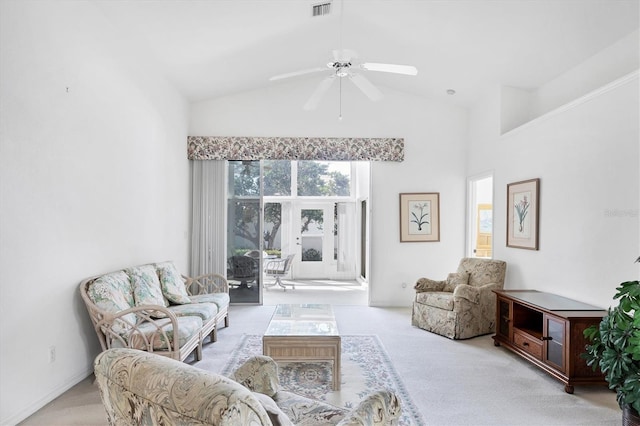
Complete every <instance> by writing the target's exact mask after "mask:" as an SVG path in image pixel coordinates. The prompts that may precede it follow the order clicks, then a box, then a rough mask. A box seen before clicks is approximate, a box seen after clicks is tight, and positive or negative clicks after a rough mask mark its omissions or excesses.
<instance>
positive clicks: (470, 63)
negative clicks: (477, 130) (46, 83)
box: [94, 0, 640, 105]
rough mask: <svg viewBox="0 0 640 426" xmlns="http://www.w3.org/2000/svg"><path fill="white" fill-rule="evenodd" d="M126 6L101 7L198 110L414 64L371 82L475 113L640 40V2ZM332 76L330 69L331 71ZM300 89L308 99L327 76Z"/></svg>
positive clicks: (413, 0)
mask: <svg viewBox="0 0 640 426" xmlns="http://www.w3.org/2000/svg"><path fill="white" fill-rule="evenodd" d="M321 2H322V0H181V1H177V0H175V1H174V0H120V1H111V0H109V1H104V0H99V1H95V2H94V3H95V4H96V5H97V6H98V8H99V9H100V10H101V11H102V12H103V13H104V14H105V16H106V18H107V19H108V20H109V21H110V22H111V23H112V24H113V25H114V27H115V28H116V30H117V31H118V32H120V33H121V34H122V35H124V36H125V37H126V38H127V39H128V40H129V41H130V43H131V45H132V46H133V47H134V48H135V49H140V51H141V52H144V54H145V56H147V57H149V58H151V60H152V61H153V63H154V66H156V67H158V68H159V69H160V70H161V71H162V72H163V73H165V74H166V76H167V78H168V79H169V80H170V81H171V82H172V83H173V84H175V86H176V87H177V88H178V89H179V90H180V91H181V92H182V93H183V94H184V95H185V96H186V97H187V99H189V100H190V101H198V100H203V99H208V98H214V97H219V96H225V95H229V94H233V93H238V92H242V91H247V90H252V89H257V88H263V87H269V86H272V87H277V85H278V84H284V83H283V82H272V81H269V78H270V77H271V76H273V75H277V74H282V73H287V72H291V71H296V70H302V69H308V68H315V67H319V66H323V65H325V64H326V63H327V62H330V61H332V59H333V58H332V50H333V49H338V48H341V47H342V48H349V49H352V50H354V51H356V52H357V53H358V61H362V62H384V63H397V64H411V65H415V66H416V67H417V68H418V70H419V72H418V75H417V76H415V77H412V76H403V75H392V74H386V73H377V72H373V71H369V72H366V76H367V78H368V79H369V80H370V81H371V82H372V83H374V84H375V85H377V86H378V87H380V88H381V90H382V91H383V92H384V88H385V87H388V88H392V89H395V90H401V91H405V92H409V93H413V94H416V95H420V96H425V97H429V98H435V99H438V98H441V99H445V98H447V99H448V100H449V101H451V99H452V97H450V96H449V97H447V95H446V91H447V90H448V89H454V90H455V91H456V95H455V102H456V103H459V104H460V105H469V104H471V103H473V102H474V100H475V99H477V97H478V96H479V95H480V94H482V93H483V92H484V91H485V90H487V88H490V87H495V85H499V84H503V85H510V86H515V87H520V88H536V87H539V86H540V85H542V84H544V83H545V82H548V81H549V80H552V79H553V78H555V77H557V76H559V75H561V74H562V73H563V72H565V71H566V70H568V69H571V68H573V67H574V66H576V65H578V64H579V63H581V62H582V61H584V60H586V59H588V58H589V57H591V56H592V55H594V54H596V53H597V52H599V51H600V50H602V49H604V48H606V47H608V46H609V45H611V44H613V43H615V42H616V41H618V40H619V39H621V38H623V37H625V36H627V35H629V34H630V33H632V32H633V31H635V30H637V29H638V27H639V22H640V18H639V17H640V9H639V4H640V1H639V0H449V1H445V0H333V2H332V5H331V13H330V14H329V15H326V16H321V17H312V13H311V8H312V5H315V4H318V3H321ZM329 72H330V71H327V73H329ZM296 78H298V79H306V80H308V82H309V94H311V93H312V92H313V90H314V89H315V87H316V86H317V84H318V83H319V82H320V80H321V79H322V78H323V75H322V73H320V74H311V75H307V76H302V77H296Z"/></svg>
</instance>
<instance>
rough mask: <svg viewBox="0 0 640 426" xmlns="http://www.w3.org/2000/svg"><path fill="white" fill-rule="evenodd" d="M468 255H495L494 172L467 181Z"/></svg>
mask: <svg viewBox="0 0 640 426" xmlns="http://www.w3.org/2000/svg"><path fill="white" fill-rule="evenodd" d="M467 196H468V199H467V218H468V223H467V230H468V231H467V256H468V257H482V258H492V257H493V173H484V174H481V175H476V176H473V177H470V178H469V179H468V181H467Z"/></svg>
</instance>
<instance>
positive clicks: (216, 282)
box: [182, 273, 229, 296]
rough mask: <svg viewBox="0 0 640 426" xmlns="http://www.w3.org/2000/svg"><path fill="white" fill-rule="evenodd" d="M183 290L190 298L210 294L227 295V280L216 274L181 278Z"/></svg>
mask: <svg viewBox="0 0 640 426" xmlns="http://www.w3.org/2000/svg"><path fill="white" fill-rule="evenodd" d="M182 279H183V280H184V285H185V288H186V289H187V293H188V294H189V295H190V296H195V295H200V294H211V293H229V283H228V282H227V279H226V278H225V277H224V276H223V275H221V274H217V273H211V274H204V275H199V276H197V277H187V276H185V275H183V276H182Z"/></svg>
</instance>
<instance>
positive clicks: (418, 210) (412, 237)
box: [400, 192, 440, 243]
mask: <svg viewBox="0 0 640 426" xmlns="http://www.w3.org/2000/svg"><path fill="white" fill-rule="evenodd" d="M430 241H440V193H439V192H414V193H403V194H400V242H402V243H406V242H430Z"/></svg>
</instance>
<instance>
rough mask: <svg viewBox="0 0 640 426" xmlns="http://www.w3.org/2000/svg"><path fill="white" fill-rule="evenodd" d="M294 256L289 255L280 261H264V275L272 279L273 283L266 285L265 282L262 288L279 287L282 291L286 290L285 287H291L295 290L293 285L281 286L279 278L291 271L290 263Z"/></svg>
mask: <svg viewBox="0 0 640 426" xmlns="http://www.w3.org/2000/svg"><path fill="white" fill-rule="evenodd" d="M294 256H295V254H290V255H289V256H287V257H284V258H282V259H269V260H267V261H265V263H264V274H265V276H267V277H271V278H274V279H275V281H274V282H273V283H271V284H267V283H266V282H265V284H264V286H265V287H273V286H276V285H277V286H279V287H282V288H283V289H285V290H286V289H287V287H286V285H291V288H293V289H294V290H295V288H296V286H295V284H286V285H285V284H283V283H282V280H281V277H283V276H285V275H287V274H288V273H289V270H290V269H291V263H292V261H293V257H294Z"/></svg>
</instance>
